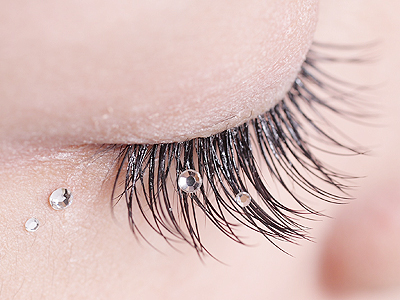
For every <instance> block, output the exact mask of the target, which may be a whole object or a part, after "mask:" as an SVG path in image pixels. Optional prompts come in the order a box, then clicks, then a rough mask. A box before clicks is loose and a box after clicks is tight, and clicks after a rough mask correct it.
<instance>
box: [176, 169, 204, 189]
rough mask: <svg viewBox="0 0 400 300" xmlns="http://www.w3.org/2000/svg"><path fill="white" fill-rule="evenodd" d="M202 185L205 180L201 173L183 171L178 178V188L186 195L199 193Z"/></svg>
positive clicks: (189, 170) (190, 170)
mask: <svg viewBox="0 0 400 300" xmlns="http://www.w3.org/2000/svg"><path fill="white" fill-rule="evenodd" d="M202 184H203V180H202V179H201V177H200V173H199V172H197V171H195V170H192V169H188V170H185V171H183V172H182V173H181V174H180V175H179V177H178V186H179V188H180V189H181V190H182V191H184V192H186V193H193V192H195V191H197V190H198V189H199V188H200V187H201V185H202Z"/></svg>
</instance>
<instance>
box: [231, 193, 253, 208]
mask: <svg viewBox="0 0 400 300" xmlns="http://www.w3.org/2000/svg"><path fill="white" fill-rule="evenodd" d="M235 201H236V203H237V204H239V205H240V206H241V207H246V206H248V205H249V204H250V202H251V196H250V195H249V194H248V193H246V192H240V193H238V194H237V195H236V197H235Z"/></svg>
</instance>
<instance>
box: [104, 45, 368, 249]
mask: <svg viewBox="0 0 400 300" xmlns="http://www.w3.org/2000/svg"><path fill="white" fill-rule="evenodd" d="M315 47H317V48H319V49H324V48H325V46H324V45H321V44H320V45H314V48H315ZM344 60H345V59H344ZM320 61H340V59H337V58H334V57H330V56H329V55H323V54H321V53H320V52H317V51H315V50H314V49H312V50H310V52H309V54H308V56H307V59H306V60H305V62H304V63H303V66H302V68H301V71H300V73H299V75H298V77H297V79H296V80H295V82H294V84H293V86H292V88H291V90H290V91H289V92H288V93H287V95H286V97H285V98H284V99H282V101H280V102H279V103H278V104H277V105H276V106H275V107H273V108H271V109H270V110H269V111H268V112H266V113H264V114H262V115H259V116H258V117H257V118H255V119H253V120H251V121H249V122H247V123H244V124H242V125H240V126H238V127H235V128H232V129H228V130H225V131H223V132H221V133H218V134H216V135H213V136H210V137H207V138H196V139H193V140H189V141H185V142H181V143H168V144H157V145H124V146H119V150H120V152H119V156H118V171H117V176H116V179H115V183H114V189H113V193H112V201H113V205H115V204H116V203H117V202H118V201H119V200H120V199H125V201H126V205H127V208H128V217H129V223H130V226H131V229H132V231H133V232H134V233H138V234H139V235H142V234H141V232H140V230H139V228H138V227H139V226H138V224H137V223H136V221H135V216H134V211H139V212H140V213H141V215H142V216H143V218H144V220H145V221H146V222H147V224H148V225H149V226H150V227H151V228H153V229H154V231H156V232H157V233H158V234H159V235H161V236H162V237H163V238H164V239H165V240H166V241H167V242H168V243H171V241H175V240H183V241H185V242H187V243H188V244H190V245H191V246H192V247H193V248H194V249H195V250H196V251H197V252H198V253H199V254H200V253H208V251H207V249H206V248H205V245H204V244H203V242H202V239H201V234H200V230H199V226H198V223H197V222H198V218H197V216H198V214H200V213H203V214H204V215H205V216H206V217H207V219H208V220H209V221H211V222H212V223H213V224H214V225H215V226H216V227H217V228H218V229H219V230H220V231H221V232H222V233H224V234H225V235H226V236H228V237H229V238H231V239H232V240H234V241H236V242H238V243H244V242H243V240H242V238H241V237H240V236H239V235H238V234H237V233H236V230H235V229H236V226H237V225H238V224H242V225H244V226H246V227H248V228H249V229H251V230H254V231H256V232H258V233H260V234H262V235H263V236H264V237H265V238H267V239H268V240H269V241H271V242H272V243H273V244H274V245H276V246H277V247H279V246H278V244H277V243H276V242H275V241H276V240H282V241H291V242H294V241H296V240H297V239H299V238H306V239H308V238H309V237H308V235H307V229H308V228H306V227H305V226H302V225H301V224H299V223H298V219H299V218H304V217H307V216H308V215H310V214H311V215H321V214H320V212H318V211H316V210H314V209H313V208H311V207H309V206H308V205H307V204H306V203H305V202H304V200H303V199H302V198H303V197H301V196H300V195H299V193H298V192H295V188H294V185H297V186H299V187H301V189H302V190H304V191H306V192H307V193H308V194H311V195H312V196H314V197H316V198H319V199H321V200H324V201H328V202H334V203H342V202H343V201H345V200H346V199H348V196H347V194H346V192H345V191H346V188H347V186H346V185H344V184H343V183H342V182H343V181H345V180H346V179H347V178H346V177H345V176H342V175H340V174H339V173H337V172H336V171H333V170H332V169H331V168H328V167H326V166H325V165H324V164H323V163H322V162H321V161H319V160H318V159H317V158H316V157H315V155H314V154H313V152H314V151H315V150H316V149H317V150H318V149H319V148H320V147H319V146H317V145H323V144H327V145H334V146H337V147H338V148H342V149H346V150H348V151H350V152H352V153H359V152H360V151H358V150H356V149H352V148H351V147H348V146H346V145H344V144H342V143H341V142H339V141H337V140H336V139H335V138H333V137H331V136H330V135H329V134H328V133H326V132H325V131H324V130H323V129H322V128H321V126H320V125H319V122H321V121H322V122H324V121H325V118H324V117H323V115H322V114H321V113H320V110H321V109H323V110H327V111H330V112H334V113H337V114H340V115H344V116H346V117H352V115H351V112H347V111H344V110H343V109H341V108H339V107H336V106H335V104H336V103H338V102H342V103H345V104H348V105H349V107H350V108H353V111H354V105H356V104H354V102H349V99H350V98H353V97H352V93H353V92H354V90H356V89H357V87H356V86H351V85H347V84H345V83H343V82H341V81H339V80H335V79H334V78H332V77H330V76H329V75H328V74H326V73H325V72H324V71H323V70H322V69H321V68H320V67H319V62H320ZM348 61H351V60H350V59H349V60H348ZM314 143H315V144H317V145H314ZM313 148H314V149H313ZM256 158H257V159H256ZM259 158H261V161H260V160H259ZM258 161H260V162H258ZM261 164H263V165H265V166H266V167H267V169H268V170H269V174H270V177H271V178H272V179H273V181H274V182H277V183H279V185H280V187H281V189H282V188H283V190H284V191H285V192H286V193H288V194H289V195H290V196H291V198H292V199H293V200H294V201H295V202H294V203H295V207H296V208H291V207H289V206H288V205H285V204H283V203H282V202H281V201H279V200H278V199H277V198H276V197H275V196H274V195H272V192H271V189H270V188H269V187H268V186H267V183H266V180H265V178H264V176H263V174H262V173H261V171H260V167H261ZM187 169H194V170H197V171H198V172H199V173H200V174H201V177H202V178H203V185H202V186H201V188H200V190H199V191H198V192H196V193H190V194H189V193H185V192H182V191H181V190H180V189H179V188H178V185H177V178H178V176H179V174H180V173H181V172H183V171H184V170H187ZM121 180H122V181H123V191H122V193H119V194H117V190H118V183H119V182H121ZM315 182H318V183H324V184H325V185H326V183H328V184H329V185H331V186H333V187H334V188H335V189H336V190H337V192H329V191H327V190H326V189H322V188H320V187H319V184H317V183H315ZM169 188H172V189H173V191H171V190H168V189H169ZM244 191H245V192H248V193H249V194H250V195H251V197H252V201H251V203H250V205H248V206H246V207H241V206H239V205H238V204H237V203H236V201H235V196H236V195H237V194H238V193H239V192H244ZM300 194H301V193H300ZM134 206H137V209H134ZM143 238H144V237H143Z"/></svg>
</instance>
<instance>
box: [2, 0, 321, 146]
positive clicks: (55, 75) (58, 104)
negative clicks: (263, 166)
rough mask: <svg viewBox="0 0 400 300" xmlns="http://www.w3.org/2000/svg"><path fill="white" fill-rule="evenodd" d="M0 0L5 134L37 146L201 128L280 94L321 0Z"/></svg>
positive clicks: (174, 135) (246, 113)
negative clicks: (163, 0) (33, 0)
mask: <svg viewBox="0 0 400 300" xmlns="http://www.w3.org/2000/svg"><path fill="white" fill-rule="evenodd" d="M142 2H143V1H136V2H132V1H119V2H118V3H115V2H111V1H89V0H88V1H69V2H68V4H66V3H65V2H64V1H52V2H49V3H44V2H39V3H30V2H26V3H25V2H23V3H20V2H19V1H13V2H7V3H6V2H2V3H0V11H1V13H0V16H1V17H0V20H1V21H0V39H1V40H2V45H3V46H2V47H0V64H1V66H2V67H1V69H0V103H1V106H2V109H1V111H0V139H1V140H2V141H4V142H10V143H11V142H14V141H16V142H20V141H22V140H23V141H34V142H35V141H40V143H41V144H42V145H46V143H47V144H49V143H50V142H51V143H57V144H58V145H67V144H82V143H142V142H148V143H154V142H168V141H182V140H186V139H189V138H193V137H198V136H208V135H210V134H213V133H217V132H219V131H222V130H224V129H226V128H228V127H233V126H236V125H238V124H241V123H243V122H245V121H247V120H248V119H249V118H251V117H253V116H255V115H257V114H259V113H262V112H264V111H266V110H267V109H269V108H270V107H271V106H272V105H273V104H274V103H276V101H278V100H280V99H281V98H282V96H283V95H284V94H285V93H286V91H287V90H288V89H289V88H290V86H291V84H292V82H293V81H294V79H295V77H296V74H297V72H298V71H299V68H300V66H301V63H302V61H303V60H304V59H305V55H306V53H307V51H308V49H309V46H310V44H311V41H312V36H313V33H314V28H315V25H316V20H317V6H318V5H317V4H318V3H317V1H316V0H294V1H283V2H282V1H273V0H267V1H266V0H263V1H261V0H250V1H227V0H220V1H214V0H213V1H211V0H208V1H195V0H191V1H179V0H174V1H169V2H168V5H165V6H164V5H163V4H160V3H159V1H146V2H145V3H142Z"/></svg>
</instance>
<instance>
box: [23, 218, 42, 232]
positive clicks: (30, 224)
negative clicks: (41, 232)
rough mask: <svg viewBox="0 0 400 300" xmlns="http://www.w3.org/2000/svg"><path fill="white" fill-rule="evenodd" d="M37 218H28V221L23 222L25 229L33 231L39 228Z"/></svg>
mask: <svg viewBox="0 0 400 300" xmlns="http://www.w3.org/2000/svg"><path fill="white" fill-rule="evenodd" d="M39 225H40V224H39V220H38V219H36V218H30V219H29V220H28V221H26V223H25V229H26V231H29V232H34V231H36V230H37V229H38V228H39Z"/></svg>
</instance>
